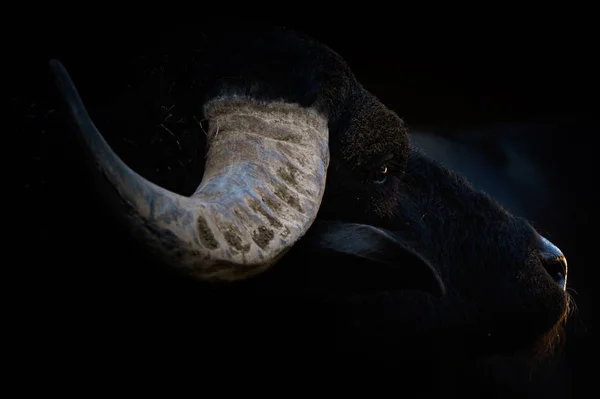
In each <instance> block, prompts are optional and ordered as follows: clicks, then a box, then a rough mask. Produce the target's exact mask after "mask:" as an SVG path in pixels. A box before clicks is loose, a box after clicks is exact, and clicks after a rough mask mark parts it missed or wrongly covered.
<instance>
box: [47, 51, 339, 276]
mask: <svg viewBox="0 0 600 399" xmlns="http://www.w3.org/2000/svg"><path fill="white" fill-rule="evenodd" d="M50 67H51V70H52V71H53V74H54V77H55V80H56V84H57V86H58V88H59V90H60V92H61V94H62V96H63V98H64V100H65V101H66V104H67V107H68V110H69V113H70V116H71V119H72V122H73V124H74V125H75V127H76V129H77V131H78V132H79V133H80V134H81V136H82V137H83V139H84V140H83V141H84V143H85V145H86V147H87V148H88V149H89V150H90V151H91V154H93V158H94V162H95V164H96V165H97V166H98V168H99V170H100V171H101V172H102V173H103V174H104V176H105V177H106V180H107V181H108V182H109V184H110V186H112V188H113V189H114V190H116V192H118V194H119V197H120V200H121V201H122V202H123V203H124V204H125V205H126V206H127V208H128V209H129V212H121V216H122V218H123V219H124V220H125V221H126V223H127V224H128V225H129V226H131V227H132V228H133V229H134V231H135V234H136V236H138V237H140V238H141V239H142V240H143V241H144V242H145V243H146V244H148V245H149V247H150V249H152V250H154V251H157V252H158V253H159V254H160V255H161V256H162V257H163V258H164V261H165V262H167V263H168V264H170V265H172V266H176V267H179V268H182V269H183V270H184V271H186V272H188V273H189V274H191V275H193V276H196V277H198V278H200V279H202V280H222V281H234V280H241V279H244V278H247V277H249V276H252V275H255V274H257V273H260V272H261V271H263V270H265V269H267V268H268V267H269V266H271V265H273V264H274V263H275V262H276V261H277V260H278V259H279V258H280V257H281V256H282V255H283V254H284V253H285V252H286V251H287V250H288V249H289V248H290V247H291V246H292V245H294V243H295V242H296V241H297V240H298V239H299V238H300V237H301V236H302V235H303V234H304V233H305V232H306V231H307V230H308V228H309V227H310V225H311V224H312V222H313V221H314V219H315V217H316V214H317V211H318V209H319V206H320V203H321V199H322V196H323V192H324V189H325V177H326V171H327V166H328V164H329V148H328V128H327V120H326V118H325V117H324V116H322V115H321V114H319V113H318V112H317V111H315V110H313V109H307V108H303V107H300V106H299V105H296V104H290V103H283V102H277V103H264V102H259V101H254V100H252V99H248V98H239V97H227V98H218V99H214V100H212V101H210V102H209V103H208V104H207V105H206V106H205V116H206V118H207V119H208V120H209V131H208V145H209V148H208V153H207V158H206V168H205V172H204V177H203V179H202V183H201V184H200V186H199V187H198V189H197V190H196V192H195V193H194V194H193V195H192V196H191V197H185V196H182V195H179V194H176V193H173V192H170V191H168V190H166V189H164V188H162V187H159V186H157V185H155V184H153V183H151V182H150V181H148V180H146V179H144V178H143V177H142V176H140V175H138V174H137V173H135V172H134V171H133V170H132V169H131V168H129V167H128V166H127V165H126V164H125V163H124V162H123V161H121V159H119V157H118V156H117V155H116V154H115V153H114V152H113V151H112V149H111V148H110V146H109V145H108V144H107V142H106V141H105V140H104V138H103V137H102V135H101V134H100V132H99V131H98V129H97V128H96V127H95V125H94V123H93V122H92V120H91V119H90V117H89V115H88V113H87V111H86V109H85V107H84V105H83V102H82V100H81V98H80V97H79V94H78V92H77V89H76V88H75V86H74V84H73V82H72V80H71V78H70V76H69V74H68V73H67V71H66V69H65V68H64V66H63V65H62V64H61V63H60V62H59V61H57V60H52V61H51V62H50Z"/></svg>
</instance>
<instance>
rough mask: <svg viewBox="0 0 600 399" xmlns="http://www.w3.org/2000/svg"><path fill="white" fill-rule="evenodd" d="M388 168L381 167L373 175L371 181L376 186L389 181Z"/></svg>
mask: <svg viewBox="0 0 600 399" xmlns="http://www.w3.org/2000/svg"><path fill="white" fill-rule="evenodd" d="M387 175H388V168H387V166H386V165H380V166H379V167H378V168H376V169H375V170H373V172H372V173H371V181H372V182H373V183H375V184H383V183H385V181H386V180H387Z"/></svg>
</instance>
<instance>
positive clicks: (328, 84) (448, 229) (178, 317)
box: [67, 30, 567, 376]
mask: <svg viewBox="0 0 600 399" xmlns="http://www.w3.org/2000/svg"><path fill="white" fill-rule="evenodd" d="M67 67H68V65H67ZM189 73H190V75H189V76H188V77H186V79H190V81H194V82H196V84H195V86H194V87H193V89H192V90H190V91H189V92H188V93H187V95H186V96H185V97H183V96H182V97H180V100H182V99H184V100H186V104H185V105H184V106H185V107H186V109H189V110H194V111H193V112H198V110H199V109H202V104H203V103H204V102H205V101H207V100H208V99H210V98H212V97H214V96H216V95H231V94H238V95H240V94H241V95H246V96H251V97H254V98H259V99H261V100H265V101H269V100H282V99H283V100H285V101H289V102H294V103H299V104H301V105H303V106H306V107H315V108H317V109H318V110H320V111H321V112H323V113H325V114H326V115H328V117H329V128H330V150H331V163H330V166H329V170H328V182H327V188H326V193H325V197H324V200H323V204H322V207H321V210H320V214H319V217H318V219H319V220H341V221H347V222H356V223H364V224H369V225H372V226H377V227H381V228H385V229H387V230H389V231H391V232H392V234H393V236H394V238H395V239H396V240H398V241H399V242H402V243H403V245H406V246H409V247H410V248H412V250H413V251H414V252H415V253H416V254H418V256H420V257H421V258H422V259H423V260H424V261H425V262H424V263H426V264H429V265H431V266H432V267H433V268H434V269H435V270H436V271H437V273H438V274H439V275H440V277H441V279H442V281H443V283H444V285H445V287H446V290H447V293H446V295H445V296H443V297H442V298H441V299H436V298H434V297H433V296H432V295H430V294H429V293H427V292H423V291H418V290H406V289H405V288H406V284H405V283H406V282H405V281H400V279H401V278H402V277H407V278H410V275H409V276H405V275H404V274H403V273H401V272H398V271H395V274H394V275H393V277H394V279H395V278H397V279H398V284H397V286H396V285H395V284H394V279H390V276H391V275H390V274H389V273H387V272H386V273H384V274H383V275H382V274H380V273H381V268H380V265H379V264H378V260H377V259H374V260H373V259H371V260H368V259H367V260H364V259H355V258H350V259H348V258H346V257H343V256H340V257H339V258H338V257H336V256H335V255H334V256H333V257H331V258H327V262H323V261H322V260H321V262H319V261H318V259H320V258H319V256H320V252H319V250H318V249H319V239H320V238H319V235H318V229H315V230H314V231H311V232H309V234H308V235H307V237H306V239H304V240H302V241H301V242H300V243H299V244H298V245H297V247H296V248H294V249H293V250H292V251H291V252H290V253H289V254H288V256H286V257H285V258H284V260H283V261H282V262H281V263H280V264H278V265H277V266H276V267H274V268H273V269H272V270H269V271H268V272H266V273H265V274H264V275H261V276H259V277H257V278H255V279H252V280H249V281H246V282H243V283H239V284H236V285H232V286H226V287H222V286H220V287H212V286H208V285H204V284H198V283H196V282H192V281H188V280H187V279H185V278H181V277H180V276H171V275H169V273H168V272H165V271H163V270H162V269H151V270H148V269H149V266H148V264H151V263H152V261H151V260H147V262H140V261H139V254H138V253H136V252H135V251H132V250H131V247H130V245H131V244H130V242H129V241H127V240H125V239H124V238H123V237H125V236H120V235H118V233H116V232H115V233H113V234H114V235H115V237H105V236H101V238H100V239H101V240H103V241H101V242H99V243H95V244H88V245H92V248H96V249H97V248H98V247H96V246H95V245H101V244H108V245H112V246H116V247H117V248H120V249H121V250H123V251H126V252H127V254H126V255H123V256H122V257H119V264H120V265H122V267H125V268H126V269H121V268H119V270H122V272H123V273H126V274H130V276H129V277H128V278H126V279H125V280H126V281H136V278H140V279H141V282H140V283H139V286H138V289H139V291H138V292H136V295H139V297H140V298H141V299H138V298H129V295H131V294H129V288H127V287H124V288H123V291H122V292H118V294H117V296H116V298H119V299H120V300H115V299H109V300H108V302H109V304H108V309H113V310H118V312H116V316H113V317H110V316H109V317H107V320H110V321H111V323H113V322H114V323H115V324H117V325H118V324H122V325H125V326H127V328H126V329H125V330H126V331H127V332H125V333H124V334H123V335H119V334H118V333H114V332H110V331H109V332H108V333H107V336H108V338H106V342H109V343H110V342H113V341H114V342H116V347H121V346H123V347H128V346H129V349H130V350H132V351H133V352H132V353H134V358H135V360H136V362H137V361H138V360H139V359H138V358H137V357H135V356H137V355H138V354H140V353H144V348H145V345H144V344H142V343H141V342H142V341H145V340H146V339H148V337H150V338H151V339H152V342H157V341H160V342H161V344H160V345H159V346H158V347H159V348H161V349H163V348H165V346H164V342H171V343H172V345H173V348H176V349H175V350H181V351H182V353H185V357H186V358H194V357H195V356H197V359H202V360H198V361H203V362H208V363H209V364H210V365H211V367H212V368H224V370H226V371H224V372H226V373H231V374H237V373H239V372H241V373H243V372H245V371H247V369H248V368H251V367H253V365H254V364H255V362H258V363H260V362H270V363H269V364H268V365H266V366H265V367H266V368H267V369H268V370H270V371H271V372H272V371H273V370H275V371H282V370H281V369H280V368H284V369H285V368H286V367H288V368H289V367H291V365H294V364H296V363H302V362H308V361H310V362H311V367H314V368H315V369H318V370H319V371H322V372H325V374H327V372H328V371H329V370H332V369H335V370H341V369H343V370H345V371H348V370H354V369H365V368H366V369H377V367H375V366H376V365H385V366H390V369H391V370H397V367H396V366H398V363H402V362H403V361H408V360H407V359H411V361H414V360H415V359H418V358H422V360H423V363H424V364H427V365H430V366H431V367H432V368H434V369H435V368H436V367H437V366H438V365H439V364H442V365H445V364H446V362H447V361H448V359H453V360H456V361H457V362H458V361H459V359H464V358H468V357H470V356H473V357H481V356H483V355H487V354H495V353H504V352H511V351H514V350H519V349H522V348H530V347H532V346H534V345H535V343H536V342H540V340H541V339H545V337H546V334H547V333H548V332H549V331H554V329H555V328H556V326H557V325H559V324H560V322H562V320H563V319H564V317H565V316H564V315H565V314H566V310H567V299H566V296H565V294H564V293H563V292H562V291H561V290H560V289H559V287H558V286H556V284H555V283H554V282H553V281H552V279H551V278H550V276H549V275H548V274H547V273H546V272H545V271H544V269H543V267H542V265H541V263H540V260H539V256H538V254H537V250H536V247H535V245H536V233H535V231H534V230H533V228H532V227H531V226H530V225H529V224H528V223H527V222H526V221H525V220H522V219H519V218H515V217H513V216H511V215H510V214H508V213H507V212H506V211H505V210H504V209H502V207H501V206H499V205H498V204H497V203H496V202H495V201H493V200H492V199H491V198H489V197H488V196H486V195H484V194H483V193H481V192H479V191H477V190H475V189H473V188H472V187H471V186H470V185H469V184H468V183H467V182H466V181H465V180H463V179H462V178H461V177H459V176H457V175H455V174H453V173H451V172H449V171H447V170H446V169H444V168H442V167H441V166H440V165H438V164H437V163H436V162H434V161H432V160H431V159H428V158H427V157H425V156H424V155H423V154H421V153H419V152H418V151H416V150H414V149H411V148H410V145H409V140H408V136H407V128H406V126H405V124H404V122H403V121H402V120H401V119H400V118H399V117H398V116H397V115H395V114H394V113H393V112H391V111H390V110H388V109H387V108H386V107H385V106H384V105H383V104H381V103H380V102H379V101H378V100H377V99H376V98H375V97H374V96H373V95H372V94H370V93H369V92H367V91H366V90H365V89H364V88H363V87H362V86H361V85H360V84H359V83H358V82H357V81H356V80H355V78H354V77H353V76H352V74H351V72H350V69H349V67H348V66H347V65H346V64H345V63H344V62H343V60H342V59H341V58H340V57H339V56H338V55H336V54H335V53H333V52H332V51H331V50H330V49H328V48H327V47H325V46H323V45H321V44H317V43H315V42H313V41H311V40H310V39H308V38H306V37H304V36H301V35H298V34H296V33H292V32H289V31H285V30H277V31H269V32H266V33H256V32H254V33H252V34H243V35H239V34H232V35H231V36H227V37H224V38H221V39H220V40H218V41H216V42H215V43H214V44H213V45H211V46H210V47H209V48H207V49H205V51H203V54H202V57H201V58H200V60H199V61H198V62H197V63H196V64H195V66H194V68H193V69H192V71H191V72H189ZM199 119H201V118H199ZM132 120H133V117H132ZM130 123H132V124H135V123H136V122H130ZM99 125H100V127H101V130H102V122H99ZM105 125H109V124H108V123H105ZM138 126H139V125H138ZM104 130H106V129H104ZM391 157H393V158H391ZM382 162H383V163H385V164H386V165H387V166H388V170H389V173H388V175H389V176H388V179H387V181H386V182H385V183H384V184H375V183H373V176H375V175H376V172H377V170H378V168H379V167H380V166H381V164H382ZM195 173H200V172H195ZM200 174H201V173H200ZM197 183H198V182H196V184H197ZM101 220H102V218H101V217H100V218H98V220H97V221H101ZM350 239H351V238H350ZM108 248H109V249H112V248H113V247H108ZM84 249H86V248H84ZM87 249H88V250H89V249H90V248H87ZM142 251H143V249H141V250H140V252H142ZM384 252H385V251H384ZM110 254H113V256H110ZM402 256H403V255H402V254H400V253H399V254H398V260H397V261H398V263H399V264H398V267H399V270H402V267H403V266H402V264H401V263H402V261H403V260H404V261H405V258H403V257H402ZM98 257H99V259H100V261H102V260H104V261H105V262H107V263H110V262H115V261H114V259H115V256H114V252H112V251H110V252H108V253H107V254H101V253H98ZM341 260H344V263H343V264H342V263H336V262H339V261H341ZM424 267H425V266H424ZM345 268H351V269H352V270H354V271H356V270H359V271H360V270H363V273H364V274H365V275H369V276H370V277H371V278H370V280H369V284H370V286H371V288H370V289H368V290H364V289H362V288H363V287H362V286H361V284H363V283H364V281H363V279H362V278H361V275H360V273H356V278H355V279H353V280H352V281H349V282H346V285H345V286H344V288H343V289H341V290H336V289H331V290H329V289H327V288H328V287H337V286H336V284H337V283H338V280H339V276H340V273H343V272H344V269H345ZM157 270H158V271H157ZM153 273H155V274H153ZM149 275H152V276H154V277H148V276H149ZM156 276H158V277H156ZM373 276H375V277H373ZM148 281H150V282H148ZM323 282H325V283H323ZM378 282H379V283H381V287H385V288H384V289H382V290H381V291H375V292H374V291H373V289H372V286H377V284H378ZM117 291H118V290H117ZM157 291H159V292H157ZM332 292H335V295H331V293H332ZM107 297H110V295H108V296H107ZM124 298H125V299H129V302H128V301H125V303H124V304H123V299H124ZM105 305H107V304H106V303H103V301H101V300H100V301H99V308H100V309H103V308H104V306H105ZM144 334H146V335H144ZM105 337H106V336H105ZM139 337H142V338H140V339H139V340H138V338H139ZM544 342H546V341H544ZM149 345H152V344H149ZM180 345H181V346H180ZM108 346H110V345H108ZM167 346H168V345H167ZM132 348H133V349H132ZM155 350H156V346H154V347H153V349H152V351H151V353H153V354H156V352H155ZM167 350H171V349H170V347H167ZM145 355H146V356H147V355H148V354H147V353H146V354H145ZM156 356H160V355H156ZM142 358H145V356H142ZM314 359H318V360H314ZM440 359H442V360H441V361H438V360H440ZM340 360H341V361H340ZM434 360H435V361H434ZM315 363H316V364H315ZM240 364H241V365H243V366H241V365H240ZM240 368H241V370H240ZM340 368H341V369H340ZM332 372H333V371H332ZM290 374H293V373H292V372H291V371H290V373H288V376H290ZM296 376H297V375H296Z"/></svg>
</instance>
